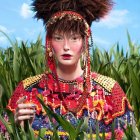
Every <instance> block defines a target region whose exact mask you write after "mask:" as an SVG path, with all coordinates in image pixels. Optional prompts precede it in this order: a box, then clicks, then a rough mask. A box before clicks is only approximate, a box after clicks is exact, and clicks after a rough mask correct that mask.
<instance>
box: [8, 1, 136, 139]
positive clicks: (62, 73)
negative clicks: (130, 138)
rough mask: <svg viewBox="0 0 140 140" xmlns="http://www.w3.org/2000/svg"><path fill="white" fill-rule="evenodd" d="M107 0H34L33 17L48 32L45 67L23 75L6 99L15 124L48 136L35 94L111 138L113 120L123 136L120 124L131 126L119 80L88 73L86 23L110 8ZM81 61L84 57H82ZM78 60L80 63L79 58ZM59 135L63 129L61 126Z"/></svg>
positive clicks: (49, 129) (117, 133)
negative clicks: (28, 124)
mask: <svg viewBox="0 0 140 140" xmlns="http://www.w3.org/2000/svg"><path fill="white" fill-rule="evenodd" d="M112 5H113V3H112V1H111V0H100V1H97V0H92V1H91V0H86V1H85V0H76V1H75V0H60V1H51V0H44V1H42V0H34V2H33V8H34V10H35V11H36V17H37V18H38V19H43V21H44V23H45V26H46V30H47V35H46V60H47V67H48V68H49V71H47V72H45V73H44V74H41V75H37V76H33V77H30V78H27V79H25V80H23V81H21V82H20V83H19V85H18V86H17V88H16V90H15V91H14V93H13V95H12V97H11V99H10V100H9V104H8V108H9V109H10V110H12V111H13V112H14V115H15V122H16V123H20V124H21V125H23V121H24V120H30V122H31V124H32V127H33V129H34V131H35V133H37V131H39V130H40V129H41V128H47V132H46V136H45V137H46V138H49V137H50V136H51V135H52V133H51V132H52V129H53V128H52V126H51V124H50V122H49V119H48V117H47V115H46V114H45V113H44V111H43V109H42V107H41V105H40V103H39V101H38V100H37V98H36V96H40V95H42V96H43V100H44V103H45V104H46V106H48V107H50V109H52V110H53V111H54V112H55V113H57V114H59V115H62V116H64V117H65V118H67V119H68V120H69V121H70V122H71V123H72V124H73V125H74V126H75V125H76V124H77V122H78V120H79V119H82V118H84V117H88V118H89V120H88V124H89V128H88V129H87V133H89V132H90V128H92V132H93V134H95V133H96V125H95V122H96V120H98V121H99V131H100V133H103V132H104V131H105V132H106V138H109V136H110V132H111V125H112V123H113V122H114V121H115V137H116V139H120V138H122V136H123V135H122V131H121V130H123V128H122V127H125V126H124V122H123V123H120V119H122V120H123V121H127V122H128V123H130V124H132V123H133V122H132V121H133V113H132V108H131V106H130V104H129V102H128V100H127V98H126V95H125V93H124V92H123V91H122V89H121V88H120V86H119V84H118V83H117V82H116V81H115V80H113V79H111V78H109V77H106V76H103V75H100V74H97V73H93V72H91V71H90V54H89V46H90V45H92V39H91V41H89V39H90V38H91V30H90V25H91V23H92V21H94V20H98V19H100V18H102V17H103V16H105V15H106V14H107V13H108V11H109V10H110V9H111V7H112ZM81 59H82V60H81ZM81 61H82V62H81ZM58 130H59V135H60V137H61V138H63V139H67V137H68V136H67V133H64V130H63V128H61V127H59V128H58Z"/></svg>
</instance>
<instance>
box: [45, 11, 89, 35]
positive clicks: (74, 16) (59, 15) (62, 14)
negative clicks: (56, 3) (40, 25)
mask: <svg viewBox="0 0 140 140" xmlns="http://www.w3.org/2000/svg"><path fill="white" fill-rule="evenodd" d="M65 16H67V18H68V19H69V20H75V21H77V20H79V21H81V22H83V23H84V24H85V27H86V29H85V34H86V35H87V36H88V37H89V36H90V27H89V25H88V23H87V21H86V20H85V19H84V18H83V17H82V16H81V15H80V14H78V13H76V12H74V11H60V12H57V13H55V14H54V15H53V16H52V17H51V18H50V19H49V20H48V22H47V24H46V26H47V27H49V26H50V25H51V24H54V23H55V22H56V21H58V20H61V19H62V18H64V17H65Z"/></svg>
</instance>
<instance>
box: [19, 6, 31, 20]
mask: <svg viewBox="0 0 140 140" xmlns="http://www.w3.org/2000/svg"><path fill="white" fill-rule="evenodd" d="M20 14H21V16H22V17H23V18H29V17H32V14H33V12H32V11H31V10H30V6H29V5H28V4H27V3H23V4H22V6H21V11H20Z"/></svg>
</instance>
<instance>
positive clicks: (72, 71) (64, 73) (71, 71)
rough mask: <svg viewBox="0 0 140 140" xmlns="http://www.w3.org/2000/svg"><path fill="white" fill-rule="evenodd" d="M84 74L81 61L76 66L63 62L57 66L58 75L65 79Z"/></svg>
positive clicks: (72, 78)
mask: <svg viewBox="0 0 140 140" xmlns="http://www.w3.org/2000/svg"><path fill="white" fill-rule="evenodd" d="M82 74H83V70H82V69H81V65H80V61H79V62H78V63H77V64H75V65H74V66H64V65H61V64H58V66H57V75H58V77H59V78H61V79H64V80H74V79H76V78H77V77H79V76H81V75H82Z"/></svg>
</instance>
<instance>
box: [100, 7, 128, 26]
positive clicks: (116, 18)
mask: <svg viewBox="0 0 140 140" xmlns="http://www.w3.org/2000/svg"><path fill="white" fill-rule="evenodd" d="M128 13H129V11H128V10H126V9H124V10H113V11H112V12H111V13H110V14H109V15H108V16H106V17H105V18H103V19H102V20H100V22H99V23H98V24H97V26H103V27H105V26H106V27H108V28H116V27H118V26H121V25H124V24H126V23H128V17H127V15H128Z"/></svg>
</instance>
